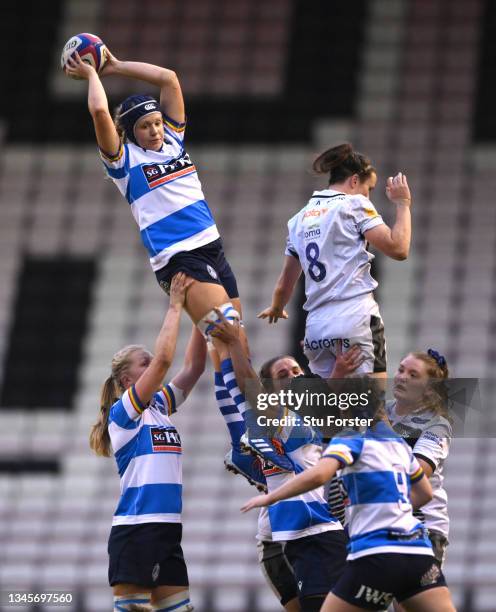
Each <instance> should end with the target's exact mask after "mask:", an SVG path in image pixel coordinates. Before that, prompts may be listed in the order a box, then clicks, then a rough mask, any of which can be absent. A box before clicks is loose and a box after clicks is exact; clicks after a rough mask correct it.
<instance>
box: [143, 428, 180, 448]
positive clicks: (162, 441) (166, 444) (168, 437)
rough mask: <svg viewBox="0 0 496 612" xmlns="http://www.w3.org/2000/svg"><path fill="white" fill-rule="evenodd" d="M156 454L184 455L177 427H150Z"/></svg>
mask: <svg viewBox="0 0 496 612" xmlns="http://www.w3.org/2000/svg"><path fill="white" fill-rule="evenodd" d="M150 436H151V438H152V450H153V452H154V453H182V449H181V438H180V437H179V433H178V432H177V430H176V428H175V427H167V428H165V427H150Z"/></svg>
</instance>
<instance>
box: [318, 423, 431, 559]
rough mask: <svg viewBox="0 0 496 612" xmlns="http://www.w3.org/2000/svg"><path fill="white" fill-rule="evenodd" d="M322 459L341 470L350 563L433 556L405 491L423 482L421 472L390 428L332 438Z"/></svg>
mask: <svg viewBox="0 0 496 612" xmlns="http://www.w3.org/2000/svg"><path fill="white" fill-rule="evenodd" d="M322 456H323V458H325V457H332V458H334V459H337V460H338V461H339V462H340V463H341V464H342V465H343V466H344V468H343V469H342V470H341V472H340V477H341V480H342V482H343V485H344V487H345V489H346V492H347V496H348V498H347V500H346V518H347V525H348V530H349V535H350V541H349V544H348V551H349V554H348V557H347V558H348V559H349V560H351V559H358V558H359V557H364V556H366V555H373V554H380V553H407V554H419V555H433V552H432V547H431V544H430V541H429V539H428V537H427V535H426V532H425V530H424V529H423V527H422V523H421V522H420V521H418V520H417V519H416V518H415V517H414V516H413V514H412V505H411V502H410V485H411V483H414V482H416V481H417V480H420V478H422V477H423V471H422V468H421V467H420V465H419V462H418V461H417V459H416V458H415V457H414V455H413V453H412V451H411V449H410V447H409V446H408V444H406V442H405V441H404V440H403V439H402V438H401V437H400V436H398V435H397V434H395V433H394V432H393V430H392V429H391V428H390V427H388V426H387V425H386V424H385V423H378V424H377V425H376V426H375V427H374V428H373V429H367V431H366V432H365V434H360V433H358V432H352V433H349V434H348V435H346V434H342V435H340V436H337V437H335V438H333V439H332V440H331V443H330V444H329V446H328V447H327V448H326V450H325V451H324V453H323V455H322Z"/></svg>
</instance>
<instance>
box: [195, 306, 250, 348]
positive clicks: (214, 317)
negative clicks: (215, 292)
mask: <svg viewBox="0 0 496 612" xmlns="http://www.w3.org/2000/svg"><path fill="white" fill-rule="evenodd" d="M217 308H218V309H219V310H220V311H221V312H222V314H223V315H224V317H225V318H226V319H227V320H228V321H229V323H231V324H233V323H234V321H239V320H240V317H239V312H238V311H237V310H236V309H235V308H234V306H233V305H232V302H226V303H225V304H221V305H220V306H218V307H217ZM209 321H215V322H216V323H220V319H219V316H218V314H217V313H216V312H215V310H211V311H210V312H207V314H206V315H205V316H203V317H202V318H201V320H200V321H198V323H197V327H198V329H199V330H200V331H201V333H202V334H203V335H204V336H205V338H207V339H208V336H209V335H210V333H211V332H213V331H214V329H215V325H213V324H212V323H209Z"/></svg>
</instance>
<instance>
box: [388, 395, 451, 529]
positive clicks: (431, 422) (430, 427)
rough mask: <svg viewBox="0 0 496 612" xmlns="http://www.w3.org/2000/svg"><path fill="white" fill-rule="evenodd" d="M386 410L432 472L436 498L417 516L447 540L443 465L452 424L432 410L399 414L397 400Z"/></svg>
mask: <svg viewBox="0 0 496 612" xmlns="http://www.w3.org/2000/svg"><path fill="white" fill-rule="evenodd" d="M386 411H387V415H388V418H389V420H390V421H391V424H392V425H393V429H394V430H395V431H396V432H397V433H398V434H399V435H400V436H402V437H403V438H406V439H407V442H408V443H409V444H410V446H411V447H412V449H413V453H414V455H416V456H417V457H418V458H419V459H423V460H424V461H426V462H427V463H428V464H429V465H430V466H431V467H432V469H433V473H432V476H431V477H430V479H429V480H430V483H431V486H432V492H433V498H432V500H431V501H430V502H428V503H427V504H425V506H422V508H421V511H420V512H419V513H418V516H419V518H422V519H423V523H424V525H425V526H426V527H427V528H428V529H431V530H432V531H438V532H440V533H442V534H443V535H444V536H445V537H448V533H449V517H448V494H447V493H446V489H445V488H444V473H443V471H444V462H445V460H446V458H447V457H448V453H449V447H450V443H451V438H452V435H453V432H452V428H451V424H450V422H449V421H448V420H447V419H446V418H444V417H443V416H441V415H438V414H436V413H435V412H433V411H430V410H422V409H420V410H415V411H414V412H411V413H410V414H405V415H398V414H396V401H391V402H387V403H386Z"/></svg>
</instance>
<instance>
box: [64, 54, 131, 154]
mask: <svg viewBox="0 0 496 612" xmlns="http://www.w3.org/2000/svg"><path fill="white" fill-rule="evenodd" d="M65 71H66V74H67V75H68V76H70V77H73V78H79V79H86V80H87V81H88V110H89V111H90V114H91V117H92V119H93V125H94V126H95V133H96V141H97V143H98V146H99V147H100V149H102V151H104V152H105V153H106V154H107V155H110V156H111V157H113V156H115V155H116V154H117V153H118V152H119V147H120V143H121V141H120V138H119V134H118V133H117V129H116V127H115V125H114V121H113V119H112V115H111V114H110V111H109V106H108V100H107V94H106V93H105V89H104V88H103V85H102V82H101V81H100V77H99V76H98V73H97V72H96V70H95V69H94V68H93V66H90V65H89V64H86V63H85V62H83V61H82V60H81V58H80V57H79V53H74V55H73V56H72V57H70V58H69V59H68V60H67V65H66V69H65Z"/></svg>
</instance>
